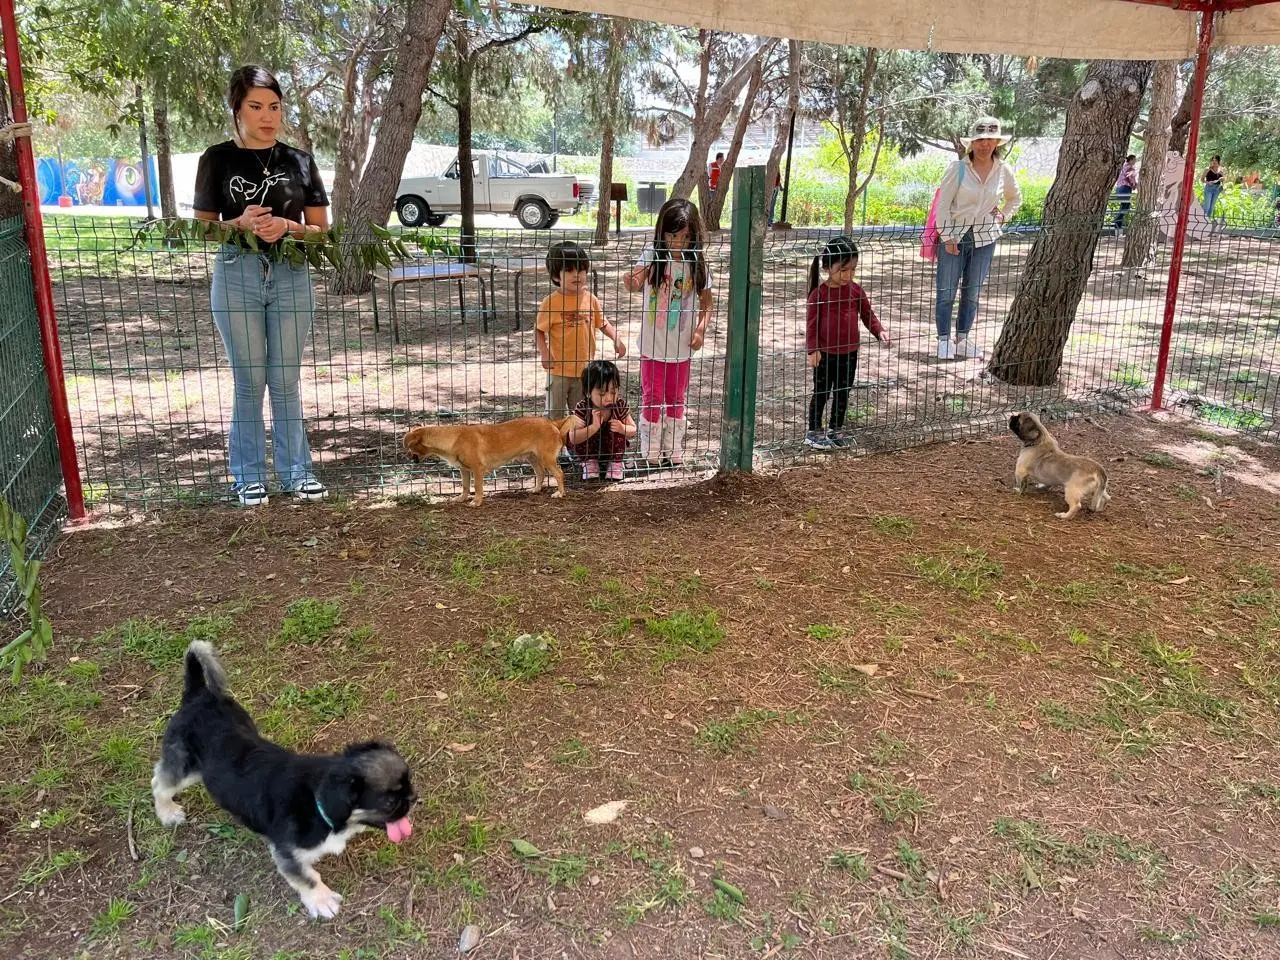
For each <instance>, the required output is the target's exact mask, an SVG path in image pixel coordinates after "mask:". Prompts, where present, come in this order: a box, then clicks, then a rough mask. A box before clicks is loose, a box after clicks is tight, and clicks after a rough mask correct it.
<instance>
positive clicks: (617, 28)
mask: <svg viewBox="0 0 1280 960" xmlns="http://www.w3.org/2000/svg"><path fill="white" fill-rule="evenodd" d="M626 38H627V21H626V20H623V19H622V18H621V17H618V18H615V19H614V21H613V37H612V42H611V43H610V45H609V55H608V57H607V58H606V60H605V68H604V72H605V95H604V105H605V109H604V117H603V118H602V119H603V121H604V130H603V131H602V132H601V138H600V178H599V179H600V189H599V193H598V195H597V198H596V233H595V237H594V242H595V244H596V245H597V246H599V245H601V244H605V243H608V242H609V215H610V214H611V213H612V212H613V204H612V203H611V202H610V200H609V194H610V192H611V191H610V186H611V184H612V183H613V147H614V140H615V139H616V138H617V135H618V119H619V113H620V112H621V105H622V61H623V57H624V48H623V44H624V43H625V42H626Z"/></svg>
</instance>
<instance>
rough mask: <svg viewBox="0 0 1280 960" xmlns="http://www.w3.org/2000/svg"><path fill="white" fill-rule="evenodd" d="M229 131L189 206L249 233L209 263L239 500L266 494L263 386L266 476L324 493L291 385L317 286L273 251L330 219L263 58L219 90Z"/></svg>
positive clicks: (204, 164) (289, 489)
mask: <svg viewBox="0 0 1280 960" xmlns="http://www.w3.org/2000/svg"><path fill="white" fill-rule="evenodd" d="M227 100H228V102H229V103H230V105H231V117H232V127H233V129H234V131H235V138H234V139H233V140H228V141H226V142H224V143H219V144H215V145H214V146H212V147H210V148H209V149H208V150H206V151H205V152H204V153H203V154H202V155H201V157H200V165H199V167H198V168H197V170H196V191H195V215H196V217H197V218H198V219H200V220H215V221H216V220H221V221H223V222H224V223H230V224H233V225H235V226H236V227H238V228H239V229H240V230H242V231H244V232H245V233H246V234H249V233H251V234H253V235H254V236H255V237H257V243H258V248H259V249H258V250H257V251H254V250H251V249H250V248H249V246H248V244H247V243H246V242H244V240H243V239H241V238H237V239H233V240H232V241H231V242H229V243H225V244H223V245H222V246H221V247H219V248H218V252H217V254H216V255H215V258H214V266H213V288H212V291H211V298H210V299H211V301H212V306H213V320H214V324H215V325H216V326H217V328H218V335H219V336H220V337H221V338H222V343H223V346H224V347H226V350H227V357H228V358H229V360H230V361H231V372H232V376H233V378H234V380H235V400H234V404H233V407H232V414H231V431H230V440H229V445H228V446H229V449H228V459H229V460H230V468H231V477H232V480H233V482H234V484H235V488H234V489H235V492H236V494H237V496H238V497H239V499H240V502H241V503H242V504H244V505H245V506H260V505H262V504H265V503H266V502H267V481H268V479H269V475H268V470H267V434H266V426H265V424H264V422H263V416H262V396H263V393H264V392H265V391H268V390H269V391H270V394H271V440H272V450H273V453H274V461H275V470H276V476H277V478H278V479H279V481H280V486H281V488H282V489H283V490H284V492H285V493H288V494H292V495H293V496H296V497H300V498H301V499H304V500H323V499H324V498H325V496H326V491H325V488H324V485H323V484H322V483H320V481H319V480H317V479H316V478H315V475H314V474H313V473H312V472H311V447H310V445H309V444H308V442H307V430H306V423H305V422H304V420H303V417H302V397H301V394H300V393H299V389H298V383H299V380H300V379H301V372H302V348H303V345H304V344H305V343H306V339H307V335H308V333H310V330H311V321H312V317H313V314H314V312H315V294H314V292H313V291H312V289H311V277H310V276H309V275H308V273H307V267H306V264H305V262H304V263H303V264H302V265H301V266H296V267H295V266H293V265H291V264H290V263H289V262H288V261H287V260H284V259H281V258H279V257H276V256H272V252H273V250H272V248H275V247H278V246H279V245H280V244H281V242H282V241H283V238H284V237H285V235H286V234H287V235H289V236H291V237H293V238H295V239H301V238H302V237H303V236H304V235H305V234H307V233H311V232H313V231H324V230H327V229H328V226H329V215H328V209H327V208H328V206H329V198H328V197H327V196H326V194H325V189H324V183H323V182H322V181H321V179H320V171H319V170H318V169H317V168H316V162H315V159H314V158H313V157H312V156H311V155H310V154H309V153H307V152H306V151H304V150H299V149H297V148H296V147H291V146H289V145H288V144H286V143H281V142H280V141H279V140H278V139H277V134H278V133H279V131H280V125H281V120H282V106H283V104H282V100H283V97H282V95H281V92H280V84H279V83H277V82H276V78H275V77H273V76H272V75H271V74H270V73H269V72H268V71H267V70H264V69H263V68H262V67H253V66H248V67H241V68H240V69H239V70H237V71H236V72H235V73H233V74H232V75H231V86H230V90H229V91H228V94H227Z"/></svg>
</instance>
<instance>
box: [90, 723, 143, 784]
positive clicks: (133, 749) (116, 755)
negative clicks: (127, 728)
mask: <svg viewBox="0 0 1280 960" xmlns="http://www.w3.org/2000/svg"><path fill="white" fill-rule="evenodd" d="M98 760H100V761H101V762H102V763H105V764H106V765H107V766H108V767H110V768H111V770H112V771H113V772H115V773H117V774H119V775H121V776H126V777H128V776H140V775H141V774H142V773H144V772H145V771H146V769H147V767H149V766H150V761H149V758H148V757H147V755H146V753H145V752H144V751H143V749H142V744H141V742H140V741H139V740H138V739H137V738H136V737H130V736H126V735H125V734H123V733H119V732H117V733H112V734H110V735H109V736H108V737H107V739H105V740H104V741H102V745H101V746H100V747H98Z"/></svg>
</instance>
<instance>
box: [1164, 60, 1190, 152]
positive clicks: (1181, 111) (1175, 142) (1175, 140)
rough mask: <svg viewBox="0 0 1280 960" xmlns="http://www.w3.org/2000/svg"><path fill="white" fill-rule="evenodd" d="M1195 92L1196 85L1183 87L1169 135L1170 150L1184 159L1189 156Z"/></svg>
mask: <svg viewBox="0 0 1280 960" xmlns="http://www.w3.org/2000/svg"><path fill="white" fill-rule="evenodd" d="M1175 78H1176V72H1175ZM1175 82H1176V79H1175ZM1194 91H1195V84H1194V83H1188V84H1187V85H1186V86H1185V87H1183V89H1182V97H1181V98H1180V99H1179V101H1178V109H1177V110H1176V111H1174V114H1173V120H1172V121H1171V123H1170V126H1171V127H1172V130H1171V132H1170V134H1169V149H1170V150H1172V151H1173V152H1174V153H1180V154H1182V155H1183V156H1184V157H1185V156H1186V155H1187V138H1188V137H1189V136H1190V135H1191V101H1192V100H1193V99H1195V97H1194ZM1160 162H1161V164H1163V163H1164V161H1163V160H1161V161H1160Z"/></svg>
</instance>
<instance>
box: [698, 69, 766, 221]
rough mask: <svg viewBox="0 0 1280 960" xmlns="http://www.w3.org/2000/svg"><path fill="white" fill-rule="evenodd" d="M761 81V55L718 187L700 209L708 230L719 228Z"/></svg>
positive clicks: (736, 125) (762, 73) (749, 85)
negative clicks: (703, 207)
mask: <svg viewBox="0 0 1280 960" xmlns="http://www.w3.org/2000/svg"><path fill="white" fill-rule="evenodd" d="M763 82H764V58H763V57H761V58H760V59H758V60H757V61H756V65H755V68H754V69H753V70H752V71H751V80H750V81H749V82H748V83H747V95H746V97H744V98H743V101H742V110H741V111H740V112H739V113H738V122H737V123H736V124H734V127H733V141H732V142H731V143H730V144H729V153H728V154H727V155H726V156H725V158H724V163H723V164H721V166H720V185H719V188H718V189H717V190H716V192H715V193H713V194H712V195H711V197H710V198H709V199H708V200H707V206H706V209H705V210H703V211H702V221H703V223H704V224H705V225H706V228H707V229H708V230H711V231H716V230H719V229H720V214H721V212H723V210H724V206H725V200H726V199H728V196H729V190H730V185H731V184H732V183H733V171H734V168H735V167H737V165H738V154H739V153H741V152H742V141H743V139H744V138H745V137H746V135H747V127H749V126H750V125H751V111H752V110H753V109H755V105H756V97H758V96H759V95H760V85H761V84H762V83H763Z"/></svg>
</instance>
